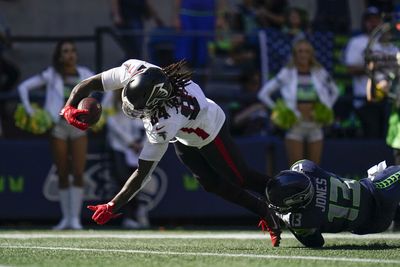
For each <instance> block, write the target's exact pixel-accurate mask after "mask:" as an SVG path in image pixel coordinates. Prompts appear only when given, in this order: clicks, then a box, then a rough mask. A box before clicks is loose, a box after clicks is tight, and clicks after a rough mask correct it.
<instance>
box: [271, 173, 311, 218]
mask: <svg viewBox="0 0 400 267" xmlns="http://www.w3.org/2000/svg"><path fill="white" fill-rule="evenodd" d="M266 197H267V203H268V206H269V207H270V208H271V209H272V210H274V211H276V212H278V213H281V214H286V213H289V212H293V211H297V210H299V209H302V208H304V207H306V206H307V205H308V204H310V202H311V201H312V199H313V197H314V186H313V184H312V182H311V179H310V178H309V177H308V176H307V175H306V174H304V173H300V172H295V171H283V172H281V173H280V174H278V175H277V176H276V177H275V178H274V179H272V180H271V181H270V182H269V183H268V184H267V188H266Z"/></svg>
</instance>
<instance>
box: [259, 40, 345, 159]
mask: <svg viewBox="0 0 400 267" xmlns="http://www.w3.org/2000/svg"><path fill="white" fill-rule="evenodd" d="M278 90H279V91H280V95H281V97H282V99H283V102H284V105H285V106H286V107H287V109H289V110H290V111H289V112H290V114H293V113H294V115H293V116H295V117H296V119H295V120H293V121H292V123H291V124H292V125H289V127H287V128H288V129H287V132H286V135H285V145H286V151H287V156H288V161H289V162H288V163H289V166H291V165H292V164H293V163H294V162H296V161H298V160H300V159H302V158H307V159H310V160H312V161H314V162H320V159H321V154H322V148H323V138H324V135H323V127H322V125H323V124H328V123H330V122H331V120H332V119H333V114H332V107H333V105H334V103H335V101H336V99H337V97H338V95H339V91H338V88H337V86H336V84H335V82H334V81H333V80H332V78H331V77H330V75H329V73H328V72H327V71H326V70H325V68H324V67H323V66H322V65H321V64H320V63H319V62H318V61H317V59H316V58H315V55H314V48H313V47H312V45H311V44H310V43H309V42H308V41H307V40H305V39H303V40H298V41H297V42H296V43H295V44H294V45H293V48H292V58H291V60H290V62H289V63H288V64H287V65H286V66H285V67H283V68H282V69H281V70H280V71H279V73H278V74H277V75H276V77H275V78H273V79H271V80H270V81H268V82H267V83H266V84H265V85H264V86H263V87H262V89H261V91H260V92H259V94H258V97H259V99H260V100H261V101H262V102H263V103H264V104H265V105H267V106H268V107H269V108H271V109H274V108H275V107H277V103H278V101H274V100H273V99H272V95H273V93H274V92H276V91H278ZM317 108H318V111H317ZM290 114H289V115H290ZM321 116H323V117H321ZM283 119H285V118H283Z"/></svg>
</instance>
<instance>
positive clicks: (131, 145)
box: [102, 89, 150, 229]
mask: <svg viewBox="0 0 400 267" xmlns="http://www.w3.org/2000/svg"><path fill="white" fill-rule="evenodd" d="M121 92H122V89H121V90H115V91H108V92H106V93H105V95H104V98H103V101H102V106H103V108H104V110H105V111H106V113H107V114H108V115H107V144H108V146H109V148H110V152H111V163H112V170H113V172H112V173H113V177H114V178H115V180H116V181H117V183H118V186H121V187H122V186H123V185H124V184H125V182H126V179H127V177H129V176H130V175H131V174H132V173H133V172H134V170H136V169H137V167H138V160H139V154H140V151H141V150H142V146H143V140H144V139H143V138H144V127H143V123H142V121H141V120H132V119H130V118H129V117H127V116H126V115H125V114H124V113H123V112H122V109H121V105H122V100H121ZM140 194H141V193H140V192H139V193H138V194H137V195H136V196H135V197H134V198H133V199H132V200H131V201H130V202H129V204H128V205H126V206H125V207H124V209H125V211H123V215H124V218H123V220H122V227H123V228H127V229H138V228H147V227H149V226H150V224H149V219H148V216H147V208H146V206H145V205H144V204H143V203H141V201H140Z"/></svg>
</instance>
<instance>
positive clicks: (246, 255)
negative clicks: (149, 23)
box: [0, 245, 400, 264]
mask: <svg viewBox="0 0 400 267" xmlns="http://www.w3.org/2000/svg"><path fill="white" fill-rule="evenodd" d="M0 248H4V249H7V248H9V249H36V250H63V251H79V252H86V251H90V252H108V253H109V252H114V253H115V252H117V253H128V254H152V255H178V256H212V257H228V258H229V257H232V258H257V259H283V260H290V259H297V260H309V261H339V262H342V261H344V262H359V263H380V264H400V260H385V259H368V258H349V257H346V258H344V257H321V256H318V257H317V256H293V255H290V256H280V255H268V254H267V255H264V254H263V255H260V254H243V253H240V254H232V253H209V252H173V251H153V250H131V249H126V250H125V249H94V248H73V247H41V246H6V245H0Z"/></svg>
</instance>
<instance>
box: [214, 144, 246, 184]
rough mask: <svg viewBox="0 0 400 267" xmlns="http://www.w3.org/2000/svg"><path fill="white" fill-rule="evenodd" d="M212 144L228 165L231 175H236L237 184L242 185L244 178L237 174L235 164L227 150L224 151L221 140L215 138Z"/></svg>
mask: <svg viewBox="0 0 400 267" xmlns="http://www.w3.org/2000/svg"><path fill="white" fill-rule="evenodd" d="M214 144H215V145H216V146H217V149H218V151H219V152H220V153H221V154H222V157H223V158H224V160H225V162H226V163H227V164H228V166H229V168H231V170H232V171H233V173H234V174H235V175H236V178H238V180H239V184H240V185H243V184H244V178H243V176H242V174H241V173H240V172H239V170H238V168H237V167H236V165H235V163H234V162H233V160H232V158H231V156H230V154H229V152H228V150H226V147H225V145H224V143H223V142H222V139H221V138H220V137H219V136H217V137H215V139H214Z"/></svg>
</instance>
